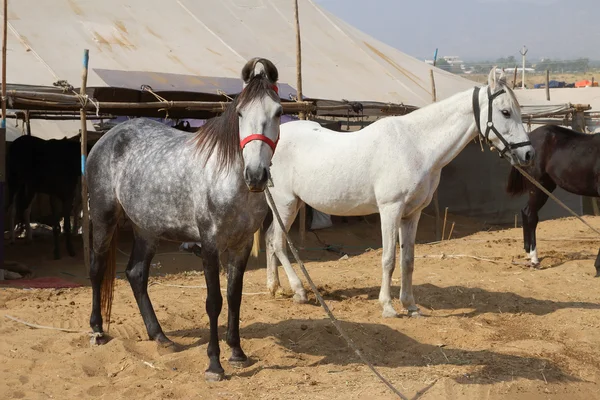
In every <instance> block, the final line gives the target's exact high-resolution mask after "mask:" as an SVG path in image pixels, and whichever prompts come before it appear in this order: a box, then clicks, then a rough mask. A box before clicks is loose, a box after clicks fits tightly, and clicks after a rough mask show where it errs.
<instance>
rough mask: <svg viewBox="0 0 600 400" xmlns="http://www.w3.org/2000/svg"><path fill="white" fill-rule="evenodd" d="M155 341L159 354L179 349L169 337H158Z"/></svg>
mask: <svg viewBox="0 0 600 400" xmlns="http://www.w3.org/2000/svg"><path fill="white" fill-rule="evenodd" d="M156 343H157V344H158V353H159V354H160V355H163V354H172V353H177V352H178V351H179V346H178V345H177V344H176V343H175V342H173V341H171V340H169V339H166V338H165V339H158V340H156Z"/></svg>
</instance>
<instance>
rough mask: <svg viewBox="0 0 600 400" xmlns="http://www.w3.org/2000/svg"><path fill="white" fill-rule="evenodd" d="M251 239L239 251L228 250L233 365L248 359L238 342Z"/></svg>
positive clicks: (229, 325)
mask: <svg viewBox="0 0 600 400" xmlns="http://www.w3.org/2000/svg"><path fill="white" fill-rule="evenodd" d="M251 250H252V241H249V242H248V243H247V244H246V245H245V246H244V248H243V249H242V250H241V251H240V252H233V251H230V252H229V257H228V258H229V262H228V268H227V273H228V277H227V304H228V306H229V307H228V308H229V315H228V318H227V344H228V345H229V347H230V348H231V357H230V358H229V364H231V365H232V366H234V367H243V366H245V364H246V362H247V361H248V357H247V356H246V354H244V351H243V350H242V347H241V342H240V305H241V303H242V289H243V286H244V272H245V271H246V264H247V263H248V257H250V251H251Z"/></svg>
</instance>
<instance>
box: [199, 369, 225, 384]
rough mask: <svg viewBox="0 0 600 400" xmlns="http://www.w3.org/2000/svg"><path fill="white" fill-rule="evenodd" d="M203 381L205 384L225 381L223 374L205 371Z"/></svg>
mask: <svg viewBox="0 0 600 400" xmlns="http://www.w3.org/2000/svg"><path fill="white" fill-rule="evenodd" d="M204 379H206V381H207V382H220V381H222V380H223V379H225V372H213V371H208V370H207V371H205V372H204Z"/></svg>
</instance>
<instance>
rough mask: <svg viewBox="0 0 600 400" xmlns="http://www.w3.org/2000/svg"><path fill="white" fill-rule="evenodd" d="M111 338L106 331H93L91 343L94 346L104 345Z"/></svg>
mask: <svg viewBox="0 0 600 400" xmlns="http://www.w3.org/2000/svg"><path fill="white" fill-rule="evenodd" d="M109 340H110V338H109V337H108V336H105V335H104V333H101V332H94V333H92V337H91V338H90V344H91V345H92V346H102V345H105V344H106V343H108V342H109Z"/></svg>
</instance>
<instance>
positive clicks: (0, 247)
mask: <svg viewBox="0 0 600 400" xmlns="http://www.w3.org/2000/svg"><path fill="white" fill-rule="evenodd" d="M2 14H3V29H2V122H1V123H0V203H1V204H2V210H1V212H0V227H1V228H2V235H1V236H0V269H3V268H4V230H5V223H4V222H5V221H4V207H5V205H4V203H5V199H4V197H5V195H4V184H5V182H6V34H7V31H8V29H7V27H8V0H4V4H3V12H2ZM10 228H14V226H13V227H10Z"/></svg>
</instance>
